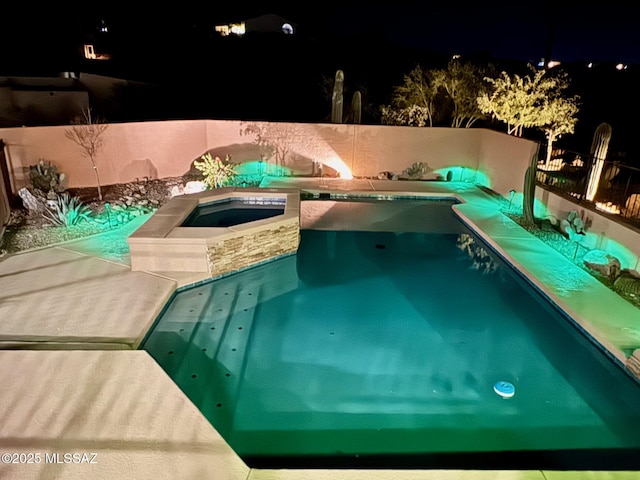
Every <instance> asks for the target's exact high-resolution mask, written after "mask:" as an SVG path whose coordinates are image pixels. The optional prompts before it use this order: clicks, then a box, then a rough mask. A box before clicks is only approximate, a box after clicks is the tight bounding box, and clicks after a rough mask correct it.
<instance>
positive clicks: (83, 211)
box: [43, 192, 91, 227]
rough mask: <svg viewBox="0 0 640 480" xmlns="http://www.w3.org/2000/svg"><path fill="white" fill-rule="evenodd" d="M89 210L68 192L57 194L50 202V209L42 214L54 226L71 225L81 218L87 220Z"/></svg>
mask: <svg viewBox="0 0 640 480" xmlns="http://www.w3.org/2000/svg"><path fill="white" fill-rule="evenodd" d="M90 213H91V210H90V209H89V207H88V206H87V205H85V204H83V203H82V201H81V200H80V199H79V198H78V197H72V196H70V195H69V194H68V193H66V192H65V193H63V194H61V195H58V198H57V199H56V200H55V201H54V202H52V206H51V209H50V210H45V211H44V213H43V215H44V216H45V217H46V218H47V220H49V221H51V222H52V223H53V225H55V226H61V227H71V226H73V225H76V224H78V223H79V222H81V221H82V220H87V219H88V218H89V214H90Z"/></svg>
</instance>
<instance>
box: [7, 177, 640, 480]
mask: <svg viewBox="0 0 640 480" xmlns="http://www.w3.org/2000/svg"><path fill="white" fill-rule="evenodd" d="M268 186H269V187H272V188H300V189H303V190H312V191H325V192H326V191H333V190H336V191H357V192H395V193H397V194H401V193H404V194H409V195H410V194H411V193H412V192H422V193H432V194H447V195H450V194H455V195H457V196H458V197H459V198H460V199H461V200H463V201H464V202H465V203H464V204H460V205H457V206H456V207H455V208H456V209H458V211H459V213H460V214H461V216H462V217H463V219H464V220H465V221H466V222H468V223H470V224H471V225H472V226H473V227H474V228H476V229H477V230H478V232H479V233H480V234H481V235H482V236H483V237H485V240H487V241H488V242H490V244H491V245H492V246H493V247H494V248H495V249H497V250H498V251H500V252H501V253H502V254H503V255H504V256H505V257H506V258H507V259H509V260H510V261H511V262H512V263H513V264H514V265H516V266H517V267H520V268H522V269H523V270H524V271H526V272H528V273H527V274H526V275H527V277H528V278H529V280H530V281H531V282H532V283H534V284H535V285H537V286H539V288H542V289H544V291H545V292H546V294H547V295H548V296H549V297H550V298H551V299H552V300H554V301H555V302H556V303H558V304H559V305H560V306H561V307H563V308H564V309H565V310H566V311H567V312H569V313H570V314H572V316H573V315H575V317H576V318H578V319H579V323H580V324H581V326H582V327H583V328H584V329H585V330H586V331H587V332H588V333H589V334H590V335H592V336H593V337H594V338H595V339H596V340H598V341H599V342H600V343H601V344H602V345H604V347H605V348H606V349H607V350H608V351H609V352H610V353H611V356H612V357H613V358H615V359H617V360H618V361H619V362H621V363H622V364H624V363H625V361H626V353H625V352H630V351H633V350H634V349H636V348H638V345H640V336H639V335H638V333H637V329H638V328H639V325H640V312H639V311H638V309H636V308H635V307H633V306H631V305H630V304H628V303H627V302H626V301H624V300H623V299H622V298H620V297H618V296H617V295H615V294H614V293H613V292H611V291H610V290H609V289H607V288H606V287H605V286H603V285H602V284H600V283H599V282H597V281H596V280H595V279H594V278H593V277H591V276H590V275H589V274H587V273H586V272H583V271H582V270H580V269H579V268H577V267H575V266H574V265H573V264H572V263H571V262H570V261H568V260H567V259H566V258H564V257H562V256H561V255H560V254H558V253H557V252H555V251H554V250H552V249H551V248H550V247H548V246H547V245H546V244H544V243H543V242H541V241H539V240H537V239H536V238H535V237H533V236H532V235H530V234H528V233H527V232H526V231H524V230H523V229H522V228H520V227H519V226H517V225H516V224H515V223H513V222H512V221H511V220H509V219H508V218H506V217H504V216H503V215H502V214H500V213H499V211H498V209H497V203H496V201H495V200H494V199H492V198H491V197H490V196H489V195H486V194H485V193H483V192H482V191H480V190H479V189H477V188H475V187H473V186H472V185H469V184H455V183H454V184H447V183H436V182H404V181H403V182H393V181H369V180H352V181H346V180H335V181H334V180H324V181H323V182H322V185H319V179H272V181H271V182H270V183H269V185H268ZM145 220H146V219H145V218H141V219H140V220H139V221H138V222H137V223H134V224H131V225H129V226H128V227H125V228H128V229H129V230H126V229H125V230H124V231H121V232H113V233H111V234H102V235H99V236H96V237H92V238H90V239H84V240H79V241H74V242H66V243H65V244H61V245H56V246H52V247H48V248H45V249H38V250H35V251H31V252H25V253H21V254H17V255H10V256H7V257H5V258H3V259H0V284H1V287H0V345H2V346H3V348H5V349H7V350H3V351H0V382H2V385H3V394H2V395H1V396H0V407H1V409H0V411H1V412H2V416H3V419H2V424H1V425H2V426H1V427H0V444H1V448H0V453H4V452H8V453H15V454H20V453H24V454H29V453H31V454H35V453H40V458H41V461H40V462H39V463H32V464H0V478H7V479H13V478H20V479H23V478H24V479H32V478H33V479H42V478H65V479H76V478H77V479H80V478H83V479H84V478H94V479H112V478H155V479H161V478H167V479H169V478H171V479H176V478H185V479H192V478H193V479H197V478H203V479H204V478H216V479H217V478H221V479H251V480H275V479H282V480H294V479H295V480H297V479H321V478H322V479H326V478H331V479H336V480H343V479H349V480H351V479H360V478H371V479H391V478H393V479H407V480H409V479H418V478H420V479H441V480H450V479H472V480H475V479H477V480H485V479H487V480H488V479H498V480H500V479H503V480H520V479H531V480H534V479H539V480H543V479H546V480H568V479H578V478H579V479H587V480H588V479H623V478H625V479H627V478H640V472H584V471H581V472H566V471H468V470H428V471H412V470H400V471H398V470H396V471H382V470H378V471H370V470H367V471H366V473H363V472H362V471H357V470H346V471H345V470H261V469H250V468H249V467H247V466H246V465H245V464H244V463H243V462H242V461H241V460H240V459H239V458H238V457H237V456H236V454H235V453H234V452H233V451H232V450H231V448H229V446H228V445H227V444H226V442H225V441H224V440H223V439H222V438H221V437H220V436H219V435H218V434H217V433H216V432H215V430H214V429H213V427H211V425H210V424H209V423H208V422H207V420H206V419H205V418H204V417H203V416H202V415H201V414H200V413H199V412H198V411H197V409H196V408H195V407H194V406H193V404H192V403H191V402H190V401H189V400H188V399H187V398H186V396H185V395H184V394H183V393H182V392H181V391H180V390H179V389H178V387H177V386H175V385H174V384H173V382H172V381H171V380H170V379H169V377H168V376H167V375H166V374H165V373H164V371H162V369H161V368H160V367H159V366H158V365H157V364H156V363H155V361H154V360H153V359H152V358H151V357H150V356H149V355H148V354H147V353H146V352H144V351H136V350H135V348H137V346H138V345H139V344H140V341H141V340H142V337H143V336H144V334H145V333H146V331H147V330H148V329H149V327H150V326H151V324H152V323H153V321H154V320H155V319H156V317H157V315H158V314H159V312H160V311H161V309H162V306H163V305H164V304H165V303H166V302H167V301H168V300H169V299H170V298H171V296H172V295H173V293H174V291H175V289H176V288H178V287H179V286H181V285H186V284H189V283H193V282H195V281H198V280H201V278H199V277H198V276H193V275H191V274H189V275H185V274H180V273H177V272H170V271H168V272H156V273H155V274H149V273H146V272H133V271H131V269H130V263H129V262H130V261H129V260H128V258H127V255H126V241H125V242H124V245H125V246H124V247H123V246H122V245H121V244H118V238H119V239H120V243H122V237H123V236H126V234H127V232H128V233H130V232H131V231H133V229H135V228H137V227H138V226H139V225H140V224H141V223H142V222H144V221H145ZM483 232H484V234H483ZM112 241H113V242H114V247H113V249H111V250H109V249H105V248H104V247H105V245H109V244H110V242H112ZM613 312H615V313H613ZM26 350H28V351H26ZM33 350H37V351H33ZM62 350H64V351H62ZM115 350H120V351H115ZM72 452H76V453H87V454H91V453H96V454H97V457H96V459H97V462H98V463H97V464H95V463H86V462H83V463H73V457H72V458H71V463H64V462H65V458H64V457H63V454H64V453H72ZM54 453H57V454H59V457H54V456H52V454H54ZM45 454H49V457H48V458H45ZM32 458H34V459H35V457H32ZM90 458H91V457H89V459H90ZM16 459H17V461H18V462H19V463H20V462H21V461H22V460H28V458H27V457H20V456H19V455H16ZM53 459H57V460H59V461H58V462H53ZM45 460H51V462H45ZM80 460H82V458H80Z"/></svg>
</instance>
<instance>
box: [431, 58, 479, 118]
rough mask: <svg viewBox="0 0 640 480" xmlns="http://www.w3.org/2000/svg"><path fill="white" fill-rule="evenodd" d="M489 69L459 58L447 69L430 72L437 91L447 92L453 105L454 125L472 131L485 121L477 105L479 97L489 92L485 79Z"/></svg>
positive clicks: (452, 116) (449, 64)
mask: <svg viewBox="0 0 640 480" xmlns="http://www.w3.org/2000/svg"><path fill="white" fill-rule="evenodd" d="M490 70H491V68H490V67H487V68H482V67H479V66H476V65H474V64H473V63H470V62H462V61H460V60H459V59H453V60H451V61H450V62H449V63H448V65H447V67H446V68H443V69H436V70H432V71H431V72H430V75H431V77H432V78H433V80H434V86H435V88H436V89H437V90H440V89H441V90H444V91H445V92H446V93H447V97H448V99H449V101H450V104H451V126H452V127H454V128H460V127H464V128H469V127H471V126H472V125H473V124H474V123H476V122H477V121H478V120H482V119H484V118H486V113H484V112H483V111H482V110H481V109H480V107H479V105H478V97H480V96H481V95H483V94H485V93H486V92H487V84H486V82H485V81H484V78H485V77H488V76H490Z"/></svg>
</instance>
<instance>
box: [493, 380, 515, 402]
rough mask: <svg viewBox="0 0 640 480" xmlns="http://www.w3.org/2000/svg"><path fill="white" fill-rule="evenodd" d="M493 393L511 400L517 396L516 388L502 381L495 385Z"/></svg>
mask: <svg viewBox="0 0 640 480" xmlns="http://www.w3.org/2000/svg"><path fill="white" fill-rule="evenodd" d="M493 391H494V392H496V393H497V394H498V395H500V396H501V397H502V398H511V397H513V396H514V395H515V394H516V387H514V386H513V383H509V382H505V381H503V380H500V381H499V382H496V383H495V384H494V385H493Z"/></svg>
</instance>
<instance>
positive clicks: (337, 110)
mask: <svg viewBox="0 0 640 480" xmlns="http://www.w3.org/2000/svg"><path fill="white" fill-rule="evenodd" d="M343 88H344V72H343V71H342V70H338V71H337V72H336V78H335V81H334V82H333V94H332V95H331V123H342V90H343Z"/></svg>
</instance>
